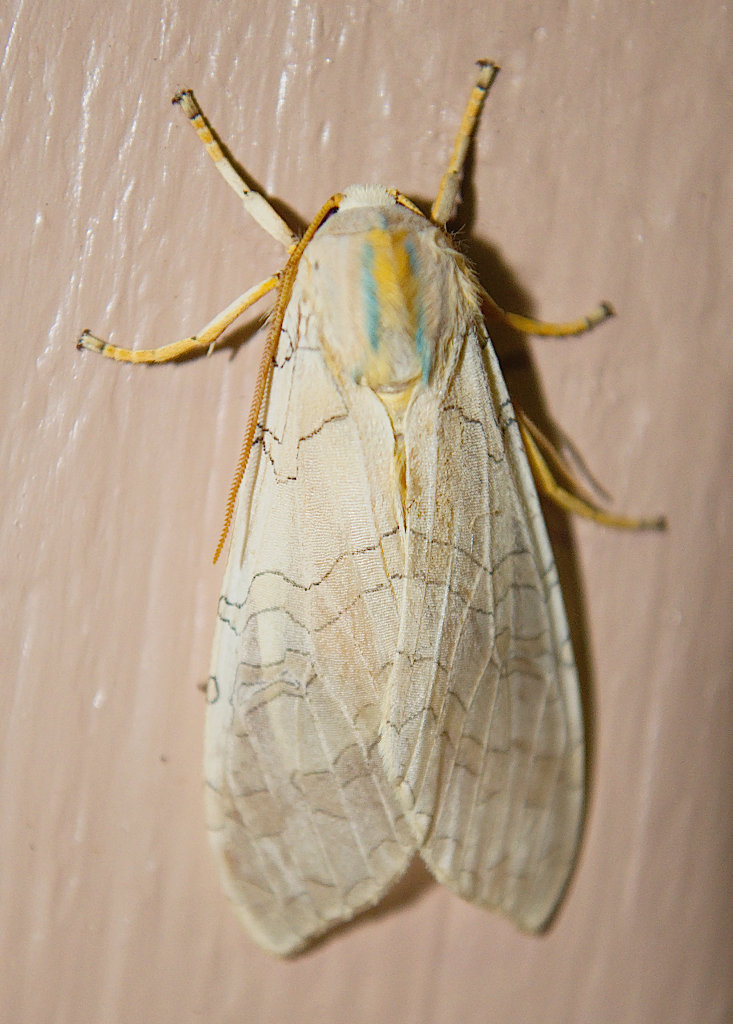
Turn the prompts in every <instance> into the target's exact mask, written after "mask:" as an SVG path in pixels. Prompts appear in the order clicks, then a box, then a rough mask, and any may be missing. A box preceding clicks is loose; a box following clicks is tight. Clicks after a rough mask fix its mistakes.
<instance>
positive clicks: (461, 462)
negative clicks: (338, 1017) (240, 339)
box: [382, 329, 584, 930]
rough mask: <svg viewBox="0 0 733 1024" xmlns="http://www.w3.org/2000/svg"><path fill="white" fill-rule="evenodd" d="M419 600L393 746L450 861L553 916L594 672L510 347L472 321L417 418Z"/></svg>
mask: <svg viewBox="0 0 733 1024" xmlns="http://www.w3.org/2000/svg"><path fill="white" fill-rule="evenodd" d="M406 445H407V473H408V483H407V486H408V495H407V507H408V520H407V527H408V538H407V556H406V557H407V562H406V590H405V604H404V612H403V617H402V627H401V632H400V639H399V648H398V656H397V658H396V661H395V667H394V670H393V675H392V679H391V681H390V694H389V705H388V708H387V712H386V718H385V723H384V732H383V738H382V750H383V753H384V757H385V765H386V767H387V771H388V774H389V775H390V777H391V778H392V779H393V781H394V782H395V784H396V785H397V786H398V788H399V792H400V794H401V796H402V799H403V802H404V805H405V807H406V809H407V810H408V816H409V819H410V822H411V825H412V828H413V830H414V833H415V836H416V838H417V841H418V843H419V844H421V853H422V856H423V858H424V859H425V861H426V862H427V864H428V865H429V867H430V868H431V870H432V871H433V873H434V874H435V875H436V877H437V878H438V879H439V880H440V881H442V882H444V883H445V884H446V885H448V886H449V887H450V888H451V889H454V890H455V891H456V892H458V893H459V894H460V895H461V896H463V897H465V898H466V899H468V900H470V901H472V902H474V903H478V904H482V905H486V906H489V907H492V908H496V909H498V910H501V911H503V912H504V913H505V914H507V915H508V916H509V917H511V918H512V919H513V920H514V921H515V922H516V923H517V924H518V925H519V926H520V927H522V928H524V929H528V930H537V929H539V928H541V927H542V926H543V925H544V924H546V923H547V921H548V919H549V917H550V916H551V915H552V912H553V910H554V908H555V906H556V904H557V902H558V900H559V899H560V896H561V895H562V892H563V890H564V888H565V886H566V883H567V880H568V877H569V873H570V871H571V869H572V865H573V861H574V857H575V852H576V847H577V843H578V838H579V831H580V826H581V820H582V813H583V796H584V747H583V728H582V715H581V706H580V698H579V689H578V680H577V675H576V670H575V665H574V661H573V655H572V650H571V646H570V642H569V636H568V626H567V621H566V617H565V610H564V606H563V602H562V596H561V593H560V588H559V582H558V578H557V572H556V568H555V563H554V559H553V556H552V552H551V549H550V545H549V541H548V538H547V533H546V530H545V525H544V521H543V518H542V514H541V511H540V508H539V503H538V499H537V494H536V491H535V487H534V483H533V480H532V477H531V473H530V470H529V466H528V464H527V459H526V455H525V452H524V448H523V445H522V442H521V439H520V436H519V431H518V427H517V423H516V420H515V418H514V413H513V410H512V407H511V403H510V401H509V398H508V395H507V392H506V387H505V384H504V380H503V378H502V375H501V371H500V369H499V366H498V363H497V360H496V356H495V354H494V352H493V349H492V347H491V344H490V343H489V341H488V338H486V336H485V334H484V333H483V330H482V329H481V330H480V331H479V330H478V329H476V330H474V329H470V330H469V331H468V333H467V336H466V338H465V343H464V345H463V350H462V355H461V357H460V359H459V362H458V366H457V367H456V370H455V372H454V374H453V376H452V379H451V381H450V384H449V385H448V387H447V390H446V392H445V394H444V395H443V396H440V395H437V394H436V393H435V391H433V390H431V389H426V390H425V391H424V392H423V393H422V394H421V395H419V396H417V398H416V401H415V403H414V405H413V407H412V410H411V413H410V414H409V423H408V425H407V429H406Z"/></svg>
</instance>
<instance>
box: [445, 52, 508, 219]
mask: <svg viewBox="0 0 733 1024" xmlns="http://www.w3.org/2000/svg"><path fill="white" fill-rule="evenodd" d="M478 66H479V69H480V70H479V76H478V79H477V81H476V84H475V85H474V87H473V89H472V91H471V95H470V96H469V99H468V104H467V106H466V109H465V111H464V113H463V119H462V120H461V124H460V127H459V129H458V135H457V136H456V142H455V146H454V147H453V155H452V157H451V158H450V163H449V164H448V170H447V171H446V172H445V174H444V175H443V177H442V179H441V181H440V188H439V189H438V194H437V196H436V197H435V202H434V203H433V208H432V210H431V211H430V219H431V221H432V222H433V224H438V225H439V226H440V227H445V225H446V223H447V222H448V220H449V218H450V215H451V213H452V212H453V207H454V206H455V202H456V196H457V195H458V189H459V188H460V184H461V177H462V175H463V165H464V163H465V160H466V153H467V152H468V145H469V143H470V141H471V136H472V135H473V132H474V129H475V127H476V122H477V121H478V119H479V115H480V114H481V108H482V107H483V105H484V100H485V99H486V94H487V92H488V91H489V88H490V87H491V83H492V82H493V81H494V79H495V78H496V76H497V74H498V72H499V66H498V64H494V63H492V62H491V61H488V60H480V61H478Z"/></svg>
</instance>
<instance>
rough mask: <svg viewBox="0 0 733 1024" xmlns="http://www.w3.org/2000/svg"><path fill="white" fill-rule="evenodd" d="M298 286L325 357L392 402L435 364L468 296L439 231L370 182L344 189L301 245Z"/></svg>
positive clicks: (457, 261) (466, 282)
mask: <svg viewBox="0 0 733 1024" xmlns="http://www.w3.org/2000/svg"><path fill="white" fill-rule="evenodd" d="M361 201H363V202H365V203H368V204H369V205H359V203H360V202H361ZM377 204H378V205H377ZM298 284H299V285H300V287H302V289H303V295H304V298H305V297H306V295H307V293H310V294H311V296H312V302H309V303H308V305H309V307H310V308H311V309H312V310H318V314H317V315H318V319H319V321H320V323H319V329H320V335H321V342H322V344H323V346H324V353H325V355H326V357H327V359H328V360H329V362H331V363H332V365H334V366H335V368H336V369H337V370H338V371H339V373H340V374H342V375H345V376H347V377H349V378H351V379H352V380H354V381H356V382H357V383H363V384H366V385H368V386H369V387H371V388H372V389H373V390H375V391H377V392H379V393H380V394H382V395H383V396H385V397H387V396H389V395H390V394H391V395H393V396H394V398H395V399H397V398H398V396H401V401H402V402H405V401H406V400H408V399H409V395H410V393H411V392H412V390H413V389H414V387H415V385H416V384H417V383H418V382H420V381H423V382H425V383H427V381H428V380H429V379H430V376H431V373H432V371H433V368H434V367H435V366H436V364H438V363H440V364H441V365H445V362H446V360H445V358H444V357H445V356H447V355H448V353H447V352H445V351H444V350H445V347H446V346H450V345H451V344H452V343H453V341H454V334H455V323H456V315H457V313H458V316H459V317H461V318H462V319H463V320H464V322H465V319H466V318H465V305H466V301H467V300H468V302H469V303H470V301H471V298H470V295H471V292H472V283H471V279H470V277H469V275H468V274H467V272H466V271H465V268H464V264H463V261H462V259H461V257H460V256H459V255H458V253H457V252H456V251H455V249H454V248H453V247H452V245H451V243H450V240H449V238H448V236H447V235H446V234H445V233H444V232H443V231H442V230H441V229H440V228H438V227H436V226H435V225H434V224H432V223H431V222H430V221H429V220H428V219H427V218H426V217H423V216H422V215H420V214H418V213H415V212H413V211H412V210H410V209H408V208H406V207H404V206H402V205H400V204H398V202H397V201H396V199H395V198H394V197H393V196H392V195H391V194H390V193H388V192H387V190H386V189H381V188H379V187H378V186H352V188H351V189H349V190H347V193H346V195H345V199H344V200H343V202H342V204H341V206H340V207H339V209H337V210H336V211H335V212H334V213H333V214H331V215H330V216H329V217H328V219H327V220H326V221H325V223H324V224H323V225H322V227H320V228H319V229H318V231H317V232H316V234H315V236H314V238H313V240H312V241H311V243H310V244H309V245H308V247H307V248H306V250H305V252H304V254H303V258H302V262H301V266H300V268H299V271H298ZM457 306H458V307H459V308H460V311H459V310H457Z"/></svg>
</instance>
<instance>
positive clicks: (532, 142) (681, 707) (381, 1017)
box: [0, 0, 733, 1024]
mask: <svg viewBox="0 0 733 1024" xmlns="http://www.w3.org/2000/svg"><path fill="white" fill-rule="evenodd" d="M732 35H733V15H731V13H730V12H729V11H728V9H727V7H726V6H725V5H724V4H721V3H718V2H717V0H702V2H700V3H695V4H690V3H689V2H688V0H668V2H665V0H659V2H657V3H646V2H640V0H633V2H631V0H629V2H627V0H598V2H590V0H566V2H559V0H557V2H554V0H536V2H533V3H524V4H518V3H510V2H507V0H497V2H496V3H487V2H476V0H471V2H469V0H455V2H453V3H444V2H442V0H423V2H420V0H405V2H402V3H399V2H395V3H387V2H382V3H369V2H365V3H344V4H339V3H335V2H334V3H328V2H324V0H321V2H317V0H293V2H292V3H288V2H285V3H280V2H274V3H264V2H261V0H254V2H238V3H235V2H233V0H223V2H219V3H215V2H210V3H205V4H201V3H194V2H192V0H185V2H184V0H181V2H172V3H158V2H157V0H129V2H126V3H123V4H100V3H90V2H89V0H74V2H73V3H72V2H70V0H54V2H53V3H51V2H49V0H41V2H38V3H35V4H30V3H24V2H22V0H10V2H9V3H7V4H6V8H5V14H4V32H3V36H4V44H3V45H4V49H3V56H2V63H0V94H2V96H3V98H4V99H3V119H2V136H1V137H0V146H2V171H3V189H2V200H1V201H2V204H3V210H2V237H3V273H2V276H1V277H0V289H1V290H2V293H3V294H2V300H1V301H0V308H2V310H3V331H2V338H1V339H0V359H1V360H2V372H1V373H0V415H1V416H2V429H1V430H0V467H1V472H2V489H3V500H2V506H1V511H0V516H1V519H0V552H1V555H0V558H1V559H2V566H1V570H0V571H1V576H2V608H3V611H2V638H1V640H0V650H2V666H3V667H2V684H1V689H0V701H1V704H0V729H1V730H2V740H1V744H2V745H1V748H0V749H1V752H2V774H1V776H0V864H1V865H2V867H1V870H0V992H1V993H2V995H0V1020H2V1022H3V1024H5V1022H13V1024H16V1022H22V1024H41V1022H43V1024H47V1022H50V1021H54V1022H69V1024H102V1022H115V1024H133V1022H135V1024H139V1022H143V1021H144V1022H148V1021H156V1022H164V1024H165V1022H170V1024H186V1022H194V1021H206V1022H209V1024H218V1022H233V1021H257V1022H259V1021H263V1022H270V1021H272V1022H285V1021H299V1022H311V1021H312V1022H316V1021H317V1022H319V1024H338V1022H343V1021H348V1022H353V1024H362V1022H364V1024H366V1022H370V1024H372V1022H393V1021H394V1022H399V1024H413V1022H414V1024H431V1022H441V1024H451V1022H460V1024H473V1022H483V1021H487V1022H488V1021H490V1022H495V1024H496V1022H498V1024H501V1022H521V1021H542V1022H543V1024H559V1022H563V1024H568V1022H593V1024H606V1022H608V1024H611V1022H613V1024H617V1022H621V1021H622V1022H624V1024H635V1022H639V1024H642V1022H644V1024H650V1022H662V1021H663V1022H665V1024H677V1022H679V1024H682V1022H690V1021H696V1022H697V1021H704V1022H709V1021H715V1022H717V1021H730V1020H732V1019H733V981H732V979H731V970H730V965H731V963H733V910H732V906H733V901H732V900H731V880H732V879H731V870H732V850H731V819H732V814H731V797H730V794H731V785H730V782H731V762H732V758H731V754H732V749H731V748H732V745H733V744H732V741H731V735H732V730H731V725H732V724H733V722H732V715H731V710H732V708H731V688H732V687H731V683H732V680H731V664H732V663H733V658H732V657H731V655H732V653H733V643H732V642H731V640H732V633H731V622H732V621H733V609H732V607H731V606H732V604H733V586H732V579H733V573H732V569H731V554H730V552H731V545H732V543H733V529H732V523H731V518H732V515H733V513H732V511H731V509H732V507H733V506H732V503H731V498H732V497H733V494H732V492H733V485H732V484H731V472H730V445H731V437H732V435H733V388H732V387H731V381H732V380H733V376H732V375H733V344H732V342H731V319H732V318H731V295H732V294H733V274H732V273H731V260H730V245H731V238H733V213H732V211H733V205H732V203H731V199H732V196H731V192H732V185H733V148H732V147H731V145H730V127H731V123H732V121H733V92H732V87H731V83H732V82H733V78H731V70H730V69H731V66H732V63H733V45H732V42H733V39H732ZM484 56H485V57H492V58H494V59H496V60H497V61H498V62H499V63H500V64H501V65H502V72H501V74H500V76H499V78H498V80H497V82H496V85H495V88H494V90H493V91H492V94H491V97H490V100H489V104H488V106H487V109H486V111H485V114H484V120H483V123H482V125H481V128H480V131H479V134H478V140H477V144H476V148H475V158H474V160H473V164H472V171H471V177H470V182H469V185H468V188H467V190H466V192H467V202H466V204H465V206H464V213H465V212H468V214H469V215H470V216H469V226H468V227H469V230H468V231H467V232H464V235H463V237H464V239H465V245H466V248H467V251H468V253H469V255H470V256H471V257H472V258H473V259H474V261H475V262H476V264H477V265H478V267H479V270H480V273H481V276H482V279H483V281H484V284H485V285H486V286H487V287H488V288H489V290H490V291H492V292H493V294H494V295H495V297H496V298H497V299H498V300H499V301H502V302H504V303H506V304H508V305H511V306H514V307H515V308H520V309H522V310H525V311H526V310H532V311H534V312H535V313H536V314H537V315H540V316H544V317H547V318H552V317H556V318H557V317H563V316H566V315H571V314H576V313H579V312H583V311H585V310H587V309H588V308H589V307H591V306H593V304H594V303H595V302H596V301H597V300H598V299H600V298H609V299H612V300H613V301H614V303H615V305H616V307H617V309H618V313H619V315H618V318H617V319H615V320H613V321H612V322H611V323H609V324H606V325H605V326H604V327H603V328H602V329H600V330H598V331H596V332H594V333H593V334H592V335H591V336H590V337H587V338H584V339H582V340H577V341H544V342H543V341H530V342H527V343H526V345H525V344H522V345H521V351H522V352H524V353H525V356H526V358H525V359H524V360H522V359H514V358H513V357H512V358H510V359H509V363H510V364H514V369H515V371H516V373H514V375H515V376H517V377H518V378H519V379H518V381H517V386H519V387H520V388H522V387H524V389H525V391H526V392H527V394H528V397H527V399H526V401H527V404H529V405H530V406H534V407H535V408H537V407H538V406H544V409H545V411H546V413H547V415H548V416H549V417H551V418H552V420H553V421H554V422H556V423H557V424H559V425H560V426H561V427H562V429H563V430H564V431H565V432H566V433H567V435H568V436H569V437H570V438H572V439H573V441H574V442H575V444H576V446H577V447H578V449H579V451H580V452H581V453H582V456H583V458H584V459H585V460H586V462H587V463H588V465H589V466H590V467H591V468H592V471H593V473H594V474H595V475H597V476H598V477H599V478H600V479H601V481H602V482H603V484H604V485H605V486H607V487H608V489H609V491H610V492H611V493H612V494H613V496H614V506H615V507H617V508H620V509H624V510H629V511H644V512H657V511H664V512H666V513H667V515H668V516H669V521H670V529H669V531H668V533H667V534H665V535H658V534H623V533H617V532H614V531H610V530H604V529H601V528H599V527H597V526H594V525H592V524H588V523H586V522H572V523H571V524H570V525H569V526H568V525H567V524H565V523H564V521H563V520H562V518H561V517H559V516H552V517H551V525H552V536H553V542H554V544H555V547H556V550H557V551H558V554H559V555H560V556H561V558H560V560H561V565H562V574H563V582H564V589H565V592H566V595H567V599H568V604H569V606H570V609H571V612H572V618H573V623H574V625H573V630H574V635H575V640H576V645H577V648H578V652H579V658H580V661H581V667H582V671H583V682H584V686H585V690H586V704H587V707H588V709H589V729H590V732H591V735H592V787H591V794H590V806H589V813H588V818H587V822H586V830H585V839H584V844H583V848H582V851H581V855H580V858H579V862H578V868H577V872H576V875H575V877H574V880H573V884H572V887H571V889H570V891H569V893H568V896H567V899H566V901H565V903H564V906H563V908H562V911H561V913H560V915H559V917H558V919H557V921H556V923H555V926H554V927H553V928H552V929H551V930H550V932H549V933H548V934H547V935H545V936H543V937H541V938H536V937H529V936H524V935H521V934H518V933H517V932H516V931H515V930H514V928H513V927H512V926H511V925H510V924H509V923H508V922H505V921H503V920H501V919H499V918H497V917H495V916H492V915H490V914H487V913H484V912H483V911H480V910H478V909H476V908H474V907H471V906H469V905H467V904H465V903H463V902H461V901H460V900H459V899H458V898H457V897H455V896H453V895H451V894H450V893H448V892H447V891H445V890H444V889H443V888H441V887H440V886H438V885H437V884H435V883H433V882H432V881H430V880H429V879H427V878H426V877H424V876H423V875H421V874H419V873H414V874H413V875H412V876H410V878H409V879H408V880H407V881H406V882H405V883H404V884H403V885H402V886H401V888H400V889H399V890H398V892H397V894H396V895H395V897H394V898H392V899H391V900H389V901H388V902H387V904H386V905H385V906H384V907H382V908H380V910H378V911H377V912H374V913H371V914H369V915H366V916H364V917H362V918H361V919H359V920H357V921H356V922H355V923H354V924H353V925H352V926H351V927H348V928H344V929H342V930H341V931H340V932H339V933H338V934H335V935H333V936H332V937H330V938H329V939H328V940H327V941H325V942H323V943H322V944H320V945H319V946H318V947H317V948H315V949H314V950H312V951H311V952H310V953H308V954H306V955H305V956H303V957H301V958H299V959H297V960H295V961H293V962H280V961H277V960H274V959H272V958H270V957H268V956H267V955H265V954H264V953H262V952H261V951H260V950H259V949H258V948H257V947H255V946H254V945H253V944H252V942H251V941H250V940H249V939H248V938H247V936H246V935H245V934H244V932H243V931H241V929H240V928H239V926H238V924H237V922H236V921H235V918H234V916H233V915H232V913H231V911H230V909H229V908H228V906H227V904H226V901H225V899H224V897H223V896H222V895H221V893H220V890H219V886H218V882H217V878H216V876H215V869H214V865H213V862H212V860H211V858H210V855H209V851H208V849H207V842H206V836H205V832H204V828H203V824H202V820H203V815H202V807H201V804H202V783H201V768H200V763H201V745H202V744H201V736H202V722H203V716H204V697H203V694H202V692H201V690H200V684H201V683H202V682H203V681H204V680H205V678H206V676H207V672H208V658H209V645H210V642H211V634H212V630H213V623H214V616H215V610H216V601H217V592H218V587H219V583H220V578H221V571H222V570H221V568H220V567H216V568H212V566H211V564H210V562H211V554H212V551H213V547H214V545H215V542H216V537H217V535H218V531H219V528H220V525H221V521H222V515H223V506H224V499H225V495H226V490H227V487H228V484H229V480H230V477H231V474H232V471H233V466H234V463H235V461H236V455H237V452H238V449H239V445H240V441H241V435H242V430H243V424H244V421H245V419H246V414H247V409H248V403H249V399H250V396H251V392H252V386H253V375H254V371H255V367H256V365H257V360H258V356H259V353H260V351H261V344H262V340H261V337H260V336H258V337H256V338H253V340H252V341H251V342H250V341H248V343H247V344H241V345H238V344H236V343H237V342H243V341H245V340H248V339H249V337H250V335H251V333H252V332H251V330H250V329H249V325H250V324H251V323H252V322H253V321H252V320H247V319H246V318H245V323H244V325H243V328H242V329H235V330H234V331H233V333H232V336H231V337H232V339H233V344H231V345H229V346H228V347H225V348H224V349H223V350H222V351H220V352H218V353H215V354H214V355H213V356H212V357H211V358H210V359H208V360H198V361H196V360H193V361H188V362H186V363H183V364H177V365H169V366H165V367H153V368H140V367H123V366H119V365H114V364H112V363H108V362H103V361H102V360H101V359H99V358H96V357H94V356H93V355H91V354H89V353H79V352H77V351H76V350H75V347H74V342H75V339H76V336H77V334H78V332H79V330H80V329H81V328H84V327H91V328H94V329H95V330H96V331H98V332H99V333H101V334H103V335H104V336H105V337H108V338H109V339H110V340H112V341H114V342H116V343H118V344H133V345H135V346H138V347H143V346H149V345H153V344H161V343H163V342H166V341H172V340H174V339H175V338H177V337H182V336H185V335H187V334H190V333H192V332H193V331H194V330H195V329H197V328H198V327H200V326H201V325H203V324H204V323H205V322H206V321H207V320H208V319H209V318H210V317H211V316H212V315H213V314H214V313H215V312H216V311H217V310H218V309H220V308H222V307H223V306H224V305H226V304H227V303H228V302H229V301H230V300H231V299H232V298H234V297H235V296H236V295H238V294H239V293H240V292H242V291H244V289H245V288H246V287H248V286H249V285H250V284H252V283H254V282H256V281H258V280H260V279H261V278H262V277H264V276H266V275H267V274H268V273H270V272H272V271H273V270H275V269H277V267H278V263H279V260H280V258H281V257H280V252H279V251H278V248H277V246H276V244H275V243H273V242H272V241H271V240H270V239H268V238H267V237H266V236H264V234H263V233H262V232H261V231H260V230H259V229H258V228H257V227H256V225H254V224H253V223H252V222H251V221H249V220H248V219H247V218H246V216H245V215H244V213H243V212H242V211H241V209H240V207H239V204H238V202H237V200H236V198H235V197H234V195H233V194H232V193H231V192H230V191H229V190H228V189H227V187H226V185H225V184H224V183H223V182H222V181H221V179H220V178H219V177H218V176H217V175H216V173H215V172H214V170H213V168H212V167H211V165H210V164H209V163H208V162H207V159H206V156H205V154H204V152H203V151H202V149H201V147H200V146H199V144H198V143H197V140H196V139H195V137H194V135H193V133H192V132H191V130H190V128H189V127H188V126H187V125H186V123H185V119H184V118H183V117H182V116H181V113H180V111H178V110H177V109H174V108H171V106H170V103H169V100H170V97H171V96H172V95H173V94H174V93H175V92H176V91H177V90H178V89H180V88H182V87H187V86H188V87H192V88H193V89H194V90H195V91H196V94H197V96H198V98H199V99H200V101H201V103H202V105H203V106H204V109H205V110H206V111H207V113H208V115H209V117H210V119H211V120H212V122H213V124H214V125H215V126H216V128H217V129H218V131H219V133H220V135H221V136H222V138H223V139H224V140H225V141H226V142H227V143H228V145H229V146H230V148H231V150H232V152H233V153H234V154H235V156H236V157H237V159H238V160H239V161H241V164H242V166H244V167H245V168H246V169H247V170H248V172H249V173H250V174H251V176H252V178H253V179H254V180H255V181H256V182H257V183H258V184H259V185H260V187H262V188H263V189H264V190H266V192H267V193H268V194H269V195H271V196H273V197H275V198H276V199H277V200H278V201H280V202H281V204H282V205H281V206H280V207H279V208H280V209H281V210H282V211H283V212H285V213H286V214H288V215H290V213H291V211H292V212H293V213H297V215H299V216H300V217H302V218H305V219H307V218H309V217H310V216H312V214H313V213H314V212H315V211H316V210H317V209H318V207H319V205H320V204H321V202H322V201H323V200H324V199H325V198H326V197H327V196H328V195H330V194H331V193H332V192H334V191H335V190H336V189H338V188H341V187H343V186H345V185H347V184H349V183H351V182H353V181H380V182H384V183H386V184H390V185H396V186H398V187H399V188H401V189H402V190H403V191H405V192H406V193H407V194H408V195H410V196H411V197H413V198H416V199H417V200H419V201H423V200H425V199H429V198H430V197H431V196H432V195H433V193H434V191H435V188H436V185H437V182H438V180H439V178H440V174H441V172H442V170H443V167H444V165H445V162H446V159H447V155H448V152H449V149H450V146H451V142H452V137H453V133H454V130H455V125H456V121H457V118H458V116H459V114H460V112H461V109H462V107H463V104H464V102H465V98H466V95H467V92H468V89H469V87H470V84H471V81H472V76H473V61H474V60H475V59H476V58H478V57H484ZM295 224H296V226H297V225H298V221H297V219H296V220H295ZM520 354H521V353H520ZM523 362H524V363H525V367H524V369H522V363H523ZM509 368H510V369H511V366H510V367H509Z"/></svg>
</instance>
